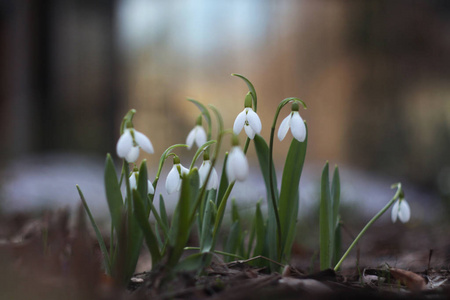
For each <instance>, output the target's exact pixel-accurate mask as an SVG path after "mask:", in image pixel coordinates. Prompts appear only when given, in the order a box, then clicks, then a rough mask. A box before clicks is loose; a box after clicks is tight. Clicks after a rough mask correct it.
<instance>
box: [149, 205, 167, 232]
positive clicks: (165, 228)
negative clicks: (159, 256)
mask: <svg viewBox="0 0 450 300" xmlns="http://www.w3.org/2000/svg"><path fill="white" fill-rule="evenodd" d="M148 203H149V204H150V210H151V212H152V213H153V215H154V216H155V220H156V224H159V227H161V229H162V231H163V233H164V238H165V239H168V238H169V228H168V227H167V225H166V224H165V223H164V222H163V221H162V219H161V216H160V215H159V214H158V211H157V210H156V207H155V206H154V205H153V202H151V201H148ZM147 219H148V218H147Z"/></svg>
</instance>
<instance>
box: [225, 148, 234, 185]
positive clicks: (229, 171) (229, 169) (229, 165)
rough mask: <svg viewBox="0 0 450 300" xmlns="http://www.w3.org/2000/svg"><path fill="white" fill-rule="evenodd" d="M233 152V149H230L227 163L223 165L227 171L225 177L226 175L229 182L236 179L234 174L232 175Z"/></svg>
mask: <svg viewBox="0 0 450 300" xmlns="http://www.w3.org/2000/svg"><path fill="white" fill-rule="evenodd" d="M234 155H235V154H234V152H233V149H232V150H231V151H230V153H229V154H228V159H227V165H226V166H225V170H226V172H227V177H228V181H229V182H230V183H231V182H233V181H235V180H236V176H235V175H234V170H233V164H232V161H233V159H234V158H233V157H234Z"/></svg>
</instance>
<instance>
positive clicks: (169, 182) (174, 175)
mask: <svg viewBox="0 0 450 300" xmlns="http://www.w3.org/2000/svg"><path fill="white" fill-rule="evenodd" d="M180 184H181V179H180V174H179V173H178V169H177V165H173V167H172V169H171V170H170V172H169V174H168V175H167V179H166V191H167V193H168V194H172V193H173V192H175V191H177V189H178V186H179V185H180Z"/></svg>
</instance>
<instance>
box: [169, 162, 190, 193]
mask: <svg viewBox="0 0 450 300" xmlns="http://www.w3.org/2000/svg"><path fill="white" fill-rule="evenodd" d="M188 173H189V169H188V168H185V167H183V166H182V165H181V163H180V158H179V157H178V156H175V157H174V159H173V167H172V170H170V172H169V175H167V179H166V190H167V193H168V194H172V193H173V192H175V191H176V192H178V191H179V190H180V188H181V175H182V174H188Z"/></svg>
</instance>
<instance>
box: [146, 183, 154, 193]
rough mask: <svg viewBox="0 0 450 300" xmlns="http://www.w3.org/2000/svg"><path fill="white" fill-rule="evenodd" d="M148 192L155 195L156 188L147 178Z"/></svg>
mask: <svg viewBox="0 0 450 300" xmlns="http://www.w3.org/2000/svg"><path fill="white" fill-rule="evenodd" d="M147 181H148V183H147V193H149V194H151V195H154V194H155V188H154V187H153V184H152V182H151V181H150V180H147Z"/></svg>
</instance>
